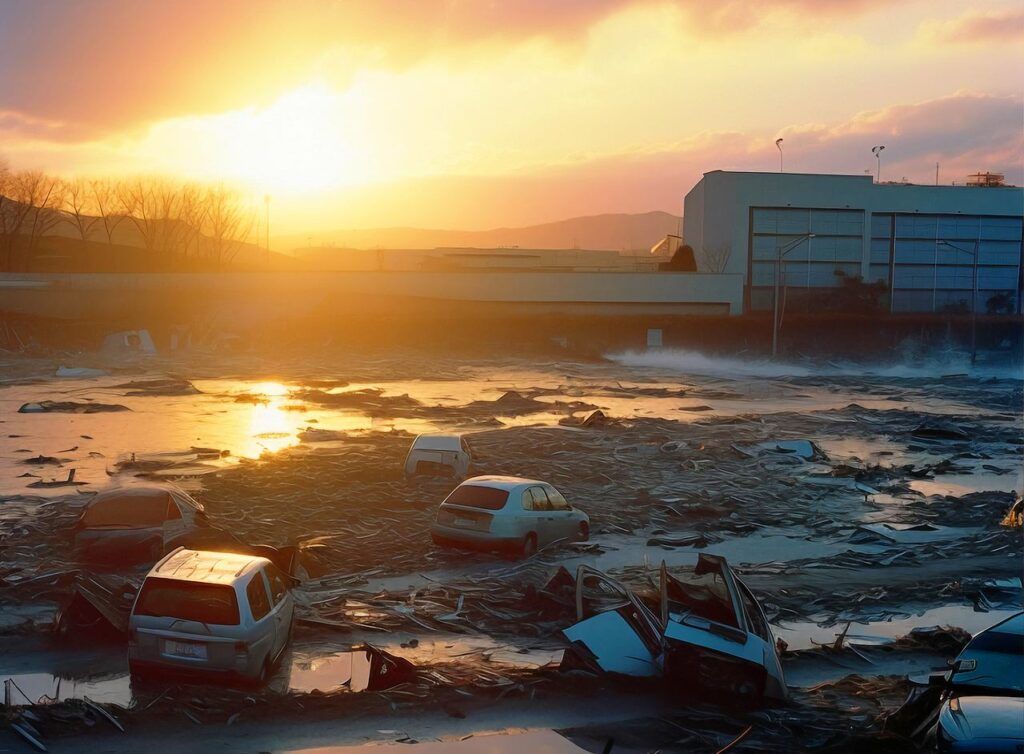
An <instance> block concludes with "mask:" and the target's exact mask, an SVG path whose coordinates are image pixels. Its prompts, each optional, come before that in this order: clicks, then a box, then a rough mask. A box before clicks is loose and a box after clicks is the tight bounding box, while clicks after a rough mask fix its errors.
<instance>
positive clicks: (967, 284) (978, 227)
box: [868, 213, 1024, 313]
mask: <svg viewBox="0 0 1024 754" xmlns="http://www.w3.org/2000/svg"><path fill="white" fill-rule="evenodd" d="M1022 224H1024V221H1022V218H1020V217H985V216H979V215H919V214H898V213H888V214H875V215H872V218H871V265H870V268H869V269H870V274H869V276H868V277H869V278H870V279H871V280H881V281H884V282H885V283H886V284H887V285H888V286H889V288H890V290H891V291H892V310H893V311H894V312H941V311H950V310H953V311H971V310H972V309H973V310H974V311H977V312H981V313H984V312H987V311H990V310H993V311H1000V312H1001V313H1002V312H1006V311H1007V310H1006V308H1004V307H1013V308H1012V309H1010V311H1015V310H1016V306H1017V304H1018V302H1017V298H1018V296H1019V295H1020V292H1019V289H1020V262H1021V234H1022ZM975 275H977V278H976V279H975ZM975 289H976V291H977V292H976V293H975ZM1001 307H1003V308H1001Z"/></svg>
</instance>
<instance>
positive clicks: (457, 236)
mask: <svg viewBox="0 0 1024 754" xmlns="http://www.w3.org/2000/svg"><path fill="white" fill-rule="evenodd" d="M681 224H682V218H680V217H677V216H676V215H673V214H671V213H669V212H644V213H641V214H603V215H590V216H586V217H573V218H569V219H567V220H558V221H556V222H550V223H543V224H540V225H528V226H525V227H519V228H492V229H490V230H443V229H430V228H403V227H394V228H362V229H339V230H334V231H326V232H321V233H316V234H314V235H310V234H294V235H283V236H277V237H275V238H273V239H272V243H271V245H272V246H273V248H274V249H275V250H276V251H279V252H283V253H285V254H292V255H295V256H298V257H306V258H309V257H321V258H322V257H323V256H325V255H329V253H330V251H331V250H332V249H336V250H338V251H342V250H344V249H434V248H438V247H473V248H483V249H490V248H509V247H513V248H514V247H519V248H528V249H611V250H616V251H639V250H646V249H650V247H651V246H653V245H654V244H656V243H657V242H658V241H660V240H661V239H663V238H664V237H665V236H666V235H669V234H677V233H679V230H680V226H681Z"/></svg>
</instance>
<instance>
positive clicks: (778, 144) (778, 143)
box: [775, 139, 783, 173]
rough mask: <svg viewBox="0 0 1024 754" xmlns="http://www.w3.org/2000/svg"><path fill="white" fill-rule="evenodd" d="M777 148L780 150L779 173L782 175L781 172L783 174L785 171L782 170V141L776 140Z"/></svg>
mask: <svg viewBox="0 0 1024 754" xmlns="http://www.w3.org/2000/svg"><path fill="white" fill-rule="evenodd" d="M775 146H776V147H778V150H779V172H780V173H781V172H783V170H782V139H776V140H775Z"/></svg>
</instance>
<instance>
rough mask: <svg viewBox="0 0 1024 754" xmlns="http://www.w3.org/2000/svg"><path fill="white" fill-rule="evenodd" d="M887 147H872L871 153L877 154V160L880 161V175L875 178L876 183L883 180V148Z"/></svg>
mask: <svg viewBox="0 0 1024 754" xmlns="http://www.w3.org/2000/svg"><path fill="white" fill-rule="evenodd" d="M883 149H885V146H884V145H881V146H877V147H871V154H873V155H874V156H875V162H876V163H878V177H877V178H875V183H881V182H882V150H883Z"/></svg>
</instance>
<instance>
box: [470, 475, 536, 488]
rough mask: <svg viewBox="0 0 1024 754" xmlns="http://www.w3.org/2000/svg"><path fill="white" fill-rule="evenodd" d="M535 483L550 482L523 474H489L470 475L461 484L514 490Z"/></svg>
mask: <svg viewBox="0 0 1024 754" xmlns="http://www.w3.org/2000/svg"><path fill="white" fill-rule="evenodd" d="M534 484H544V485H547V484H548V483H547V482H541V481H540V480H538V479H526V478H525V477H521V476H499V475H489V476H475V477H470V478H469V479H467V480H466V481H464V482H463V483H462V484H460V485H459V486H460V487H463V486H466V485H473V486H476V487H493V488H494V489H497V490H514V489H516V488H517V487H529V486H530V485H534ZM548 486H550V485H548Z"/></svg>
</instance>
